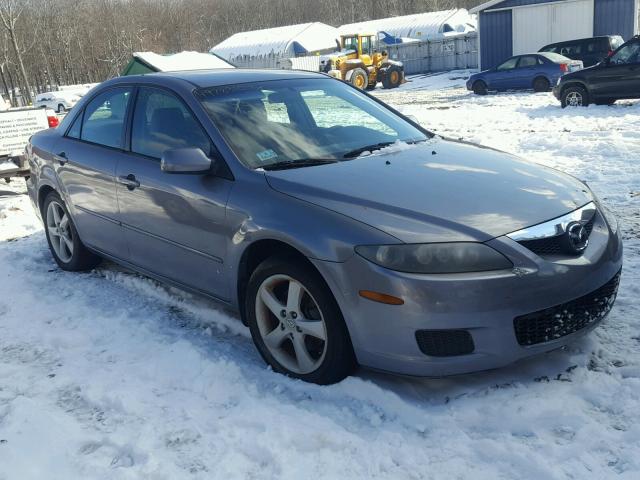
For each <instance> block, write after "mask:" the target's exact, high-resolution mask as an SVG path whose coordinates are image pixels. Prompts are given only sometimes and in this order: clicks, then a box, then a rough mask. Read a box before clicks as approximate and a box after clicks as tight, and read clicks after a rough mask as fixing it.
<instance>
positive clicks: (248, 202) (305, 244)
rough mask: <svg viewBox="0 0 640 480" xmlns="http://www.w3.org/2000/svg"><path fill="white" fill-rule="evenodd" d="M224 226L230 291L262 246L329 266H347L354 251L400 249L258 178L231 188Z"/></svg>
mask: <svg viewBox="0 0 640 480" xmlns="http://www.w3.org/2000/svg"><path fill="white" fill-rule="evenodd" d="M311 168H313V167H311ZM227 225H228V226H229V232H228V235H229V248H228V250H227V252H228V258H227V261H226V262H225V263H226V265H227V269H228V276H229V279H230V281H231V285H232V286H234V285H235V284H236V282H237V278H238V267H239V264H240V260H241V258H242V255H243V253H244V252H245V250H246V249H247V248H248V247H249V246H251V245H252V244H253V243H255V242H257V241H260V240H277V241H280V242H283V243H286V244H287V245H289V246H291V247H293V248H295V249H296V250H298V251H299V252H300V253H302V254H303V255H305V256H306V257H308V258H311V259H317V260H323V261H328V262H344V261H346V260H347V259H349V258H350V257H352V256H353V255H354V254H355V252H354V247H355V246H357V245H363V244H369V245H371V244H393V243H402V242H400V241H399V240H398V239H396V238H395V237H393V236H391V235H389V234H387V233H384V232H382V231H380V230H378V229H376V228H374V227H371V226H369V225H366V224H364V223H361V222H359V221H357V220H354V219H352V218H350V217H347V216H345V215H342V214H339V213H337V212H333V211H331V210H328V209H326V208H323V207H320V206H317V205H313V204H311V203H308V202H305V201H303V200H299V199H296V198H294V197H291V196H289V195H286V194H284V193H280V192H277V191H275V190H274V189H272V188H271V187H270V186H269V185H268V183H267V181H266V179H265V178H264V174H261V173H258V172H255V173H253V174H252V175H247V176H246V177H245V178H244V179H243V181H240V182H236V183H235V185H234V187H233V190H232V192H231V194H230V197H229V202H228V204H227ZM234 290H235V288H232V289H231V291H234Z"/></svg>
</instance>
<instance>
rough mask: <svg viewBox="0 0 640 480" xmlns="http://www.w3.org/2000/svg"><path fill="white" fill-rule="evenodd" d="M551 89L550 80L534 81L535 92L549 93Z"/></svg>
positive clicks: (540, 79)
mask: <svg viewBox="0 0 640 480" xmlns="http://www.w3.org/2000/svg"><path fill="white" fill-rule="evenodd" d="M550 89H551V84H550V83H549V80H547V79H546V78H544V77H538V78H536V79H535V80H534V81H533V91H534V92H548V91H549V90H550Z"/></svg>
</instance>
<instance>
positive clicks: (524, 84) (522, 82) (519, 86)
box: [467, 52, 582, 95]
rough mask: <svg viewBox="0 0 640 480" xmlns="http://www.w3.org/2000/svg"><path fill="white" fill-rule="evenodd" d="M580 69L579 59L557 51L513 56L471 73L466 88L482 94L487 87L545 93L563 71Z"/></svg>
mask: <svg viewBox="0 0 640 480" xmlns="http://www.w3.org/2000/svg"><path fill="white" fill-rule="evenodd" d="M581 69H582V61H580V60H572V59H570V58H567V57H563V56H562V55H559V54H557V53H550V52H539V53H528V54H525V55H516V56H514V57H511V58H509V59H508V60H506V61H505V62H503V63H501V64H500V65H498V66H497V67H494V68H491V69H489V70H485V71H483V72H480V73H476V74H475V75H471V77H469V80H467V90H472V91H473V93H475V94H476V95H486V94H487V93H488V92H489V91H490V90H497V91H504V90H530V89H533V90H534V91H536V92H547V91H549V89H550V88H551V87H552V86H553V85H555V84H556V83H558V79H559V78H560V77H561V76H562V75H564V74H565V73H569V72H575V71H577V70H581Z"/></svg>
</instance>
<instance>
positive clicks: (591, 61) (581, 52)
mask: <svg viewBox="0 0 640 480" xmlns="http://www.w3.org/2000/svg"><path fill="white" fill-rule="evenodd" d="M623 43H624V40H623V39H622V37H621V36H620V35H605V36H602V37H592V38H581V39H579V40H569V41H566V42H557V43H552V44H550V45H547V46H545V47H542V48H541V49H540V50H539V51H540V52H552V53H558V54H560V55H562V56H565V57H567V58H570V59H572V60H582V63H583V64H584V66H585V68H586V67H591V66H592V65H595V64H596V63H599V62H600V61H602V60H603V59H605V58H606V57H608V56H609V55H611V54H612V53H613V52H614V51H615V50H616V49H617V48H618V47H619V46H620V45H622V44H623Z"/></svg>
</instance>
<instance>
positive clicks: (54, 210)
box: [47, 201, 73, 263]
mask: <svg viewBox="0 0 640 480" xmlns="http://www.w3.org/2000/svg"><path fill="white" fill-rule="evenodd" d="M47 232H48V233H49V241H50V242H51V246H52V247H53V250H54V251H55V253H56V255H57V256H58V258H59V259H60V260H61V261H62V262H64V263H68V262H70V261H71V259H72V258H73V233H72V230H71V225H70V223H69V215H67V213H66V212H65V210H64V208H62V205H60V204H59V203H58V202H56V201H53V202H50V203H49V206H48V208H47Z"/></svg>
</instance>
